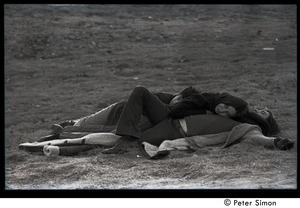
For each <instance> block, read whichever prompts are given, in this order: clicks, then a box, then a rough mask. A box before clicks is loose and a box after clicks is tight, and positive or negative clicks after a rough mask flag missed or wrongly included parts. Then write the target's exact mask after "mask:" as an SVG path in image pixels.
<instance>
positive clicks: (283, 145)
mask: <svg viewBox="0 0 300 208" xmlns="http://www.w3.org/2000/svg"><path fill="white" fill-rule="evenodd" d="M274 144H275V146H276V147H277V148H278V149H280V150H289V149H292V148H293V147H294V141H292V140H290V139H284V138H282V137H277V138H276V139H275V140H274Z"/></svg>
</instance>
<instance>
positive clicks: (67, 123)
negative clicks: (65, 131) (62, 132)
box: [59, 120, 75, 128]
mask: <svg viewBox="0 0 300 208" xmlns="http://www.w3.org/2000/svg"><path fill="white" fill-rule="evenodd" d="M74 124H75V121H73V120H68V121H64V122H61V123H60V124H59V125H60V126H61V127H63V128H65V127H66V126H73V125H74Z"/></svg>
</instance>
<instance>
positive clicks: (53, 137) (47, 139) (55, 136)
mask: <svg viewBox="0 0 300 208" xmlns="http://www.w3.org/2000/svg"><path fill="white" fill-rule="evenodd" d="M54 139H59V134H50V135H47V136H44V137H41V138H40V139H39V140H37V142H45V141H50V140H54Z"/></svg>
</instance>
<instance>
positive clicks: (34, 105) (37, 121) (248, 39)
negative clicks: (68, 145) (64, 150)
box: [4, 5, 297, 189]
mask: <svg viewBox="0 0 300 208" xmlns="http://www.w3.org/2000/svg"><path fill="white" fill-rule="evenodd" d="M4 12H5V18H4V21H5V28H4V29H5V34H4V38H5V57H4V58H5V59H4V60H5V77H4V78H5V151H6V166H5V168H6V186H7V188H8V189H48V188H50V189H123V188H129V189H136V188H141V189H149V188H151V189H164V188H171V189H178V188H179V189H190V188H193V189H195V188H196V189H203V188H211V189H222V188H234V189H236V188H242V189H247V188H250V189H265V188H267V189H268V188H272V189H273V188H275V189H281V188H296V162H297V148H295V149H293V150H291V151H287V152H283V151H276V150H268V149H264V148H263V147H256V146H251V145H249V144H237V145H235V146H232V147H230V148H228V149H220V148H219V147H206V148H203V149H201V150H198V151H197V152H195V153H185V152H179V151H176V152H172V153H171V155H170V156H169V157H168V158H166V159H163V160H154V161H152V160H151V161H150V160H147V159H146V158H144V157H143V156H141V155H140V152H139V150H138V148H137V147H136V146H133V147H132V149H131V151H130V153H128V154H126V155H113V156H111V155H110V156H107V155H102V154H101V153H100V149H96V150H93V151H89V152H86V153H82V154H80V155H78V156H75V157H55V158H47V157H45V156H42V155H31V154H28V153H25V152H21V151H19V150H18V148H17V146H18V144H20V143H22V142H27V141H35V140H36V139H38V138H39V137H41V136H44V135H46V134H47V133H48V132H49V128H50V126H51V125H52V124H53V123H57V122H60V121H62V120H65V119H74V118H79V117H81V116H85V115H88V114H90V113H94V112H96V111H98V110H99V109H101V108H103V107H105V106H107V105H108V104H111V103H113V102H116V101H119V100H121V99H126V98H127V96H128V95H129V94H130V92H131V90H132V89H133V88H134V87H135V86H136V85H144V86H146V87H148V88H149V89H151V90H153V91H167V92H178V91H179V90H181V89H182V88H183V87H185V86H188V85H194V86H195V87H198V88H199V89H201V90H202V91H227V92H230V93H232V94H235V95H238V96H241V97H243V98H245V99H247V100H248V101H249V102H250V103H251V104H253V105H257V106H263V107H264V106H268V107H270V108H271V109H273V111H274V114H275V116H276V117H277V120H278V122H279V124H280V126H281V128H282V136H284V137H287V138H291V139H293V140H294V141H296V142H297V133H296V127H297V119H296V118H297V117H296V103H297V97H296V91H297V86H296V83H297V78H296V72H297V70H296V65H297V62H296V56H297V53H296V43H297V31H296V26H297V25H296V7H295V6H292V5H289V6H283V5H278V6H271V5H269V6H257V5H256V6H255V5H252V6H238V5H236V6H229V5H228V6H215V5H211V6H204V5H198V6H187V5H173V6H172V5H160V6H158V5H152V6H143V5H134V6H133V5H122V6H120V5H119V6H118V5H88V6H72V7H54V6H50V5H5V7H4ZM265 47H272V48H274V49H275V50H273V51H264V50H263V48H265Z"/></svg>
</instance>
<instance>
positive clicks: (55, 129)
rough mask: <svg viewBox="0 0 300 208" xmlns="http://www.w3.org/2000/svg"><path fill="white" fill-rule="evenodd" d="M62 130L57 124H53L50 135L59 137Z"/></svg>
mask: <svg viewBox="0 0 300 208" xmlns="http://www.w3.org/2000/svg"><path fill="white" fill-rule="evenodd" d="M63 129H64V128H63V127H62V126H61V125H59V124H53V125H52V126H51V133H52V134H57V135H59V134H60V133H61V132H62V130H63Z"/></svg>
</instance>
